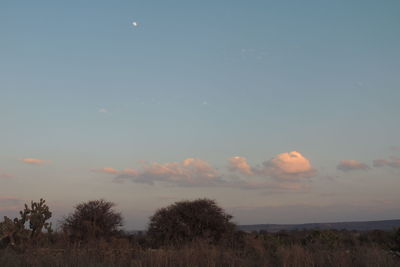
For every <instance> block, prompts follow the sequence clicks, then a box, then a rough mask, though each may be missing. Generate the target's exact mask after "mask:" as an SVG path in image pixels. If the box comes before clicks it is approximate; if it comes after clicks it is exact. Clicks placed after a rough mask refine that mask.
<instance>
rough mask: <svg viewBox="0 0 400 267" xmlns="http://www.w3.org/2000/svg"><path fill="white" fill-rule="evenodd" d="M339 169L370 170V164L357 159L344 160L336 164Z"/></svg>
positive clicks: (346, 170) (345, 170)
mask: <svg viewBox="0 0 400 267" xmlns="http://www.w3.org/2000/svg"><path fill="white" fill-rule="evenodd" d="M336 168H337V169H338V170H341V171H344V172H348V171H357V170H364V171H365V170H368V169H369V166H368V165H367V164H364V163H362V162H359V161H357V160H342V161H340V162H339V164H338V165H337V166H336Z"/></svg>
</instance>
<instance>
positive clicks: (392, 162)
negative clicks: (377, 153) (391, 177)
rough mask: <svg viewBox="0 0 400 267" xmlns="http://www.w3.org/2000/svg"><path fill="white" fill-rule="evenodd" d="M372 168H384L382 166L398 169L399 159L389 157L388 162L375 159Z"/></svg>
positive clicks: (399, 165)
mask: <svg viewBox="0 0 400 267" xmlns="http://www.w3.org/2000/svg"><path fill="white" fill-rule="evenodd" d="M373 164H374V167H377V168H379V167H384V166H389V167H392V168H396V169H398V168H400V158H398V157H390V160H385V159H376V160H374V162H373Z"/></svg>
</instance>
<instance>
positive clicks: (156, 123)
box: [0, 0, 400, 228]
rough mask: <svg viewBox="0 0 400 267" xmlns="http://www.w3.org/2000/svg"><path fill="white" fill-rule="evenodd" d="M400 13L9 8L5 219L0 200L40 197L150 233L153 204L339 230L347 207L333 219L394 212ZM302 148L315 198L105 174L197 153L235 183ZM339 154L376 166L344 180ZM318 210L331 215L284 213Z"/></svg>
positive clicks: (2, 108)
mask: <svg viewBox="0 0 400 267" xmlns="http://www.w3.org/2000/svg"><path fill="white" fill-rule="evenodd" d="M399 12H400V2H398V1H395V0H385V1H368V0H363V1H361V0H360V1H355V0H353V1H316V0H315V1H8V0H4V1H1V3H0V36H1V37H0V38H1V42H0V58H1V60H0V73H1V74H0V125H1V131H0V147H1V151H0V177H1V176H3V178H0V213H1V212H2V210H3V211H4V212H6V210H7V212H9V210H12V208H10V206H9V205H8V204H1V199H2V198H3V199H10V198H15V199H22V202H23V201H26V200H30V199H32V198H39V197H41V196H44V197H46V199H48V201H49V202H50V203H54V205H55V206H56V208H55V209H56V210H57V212H56V214H57V215H58V216H62V215H63V214H62V213H63V212H67V211H68V210H69V209H70V207H71V206H72V205H73V204H76V203H77V202H78V201H81V200H82V201H83V200H87V199H92V198H98V197H104V198H106V199H109V200H112V201H115V202H116V203H117V204H118V205H119V207H120V208H121V209H122V210H123V211H124V213H126V214H127V215H126V217H127V218H126V222H127V226H128V227H135V228H143V227H144V225H145V223H146V216H148V215H149V214H151V212H153V211H154V209H155V208H158V207H160V206H162V205H165V204H168V203H170V202H172V201H176V200H179V199H181V198H194V197H212V198H215V199H216V200H217V201H218V202H220V203H221V205H222V206H224V207H225V208H227V209H229V210H231V211H232V212H234V213H235V214H234V215H236V218H237V221H238V222H239V223H241V222H245V223H263V222H266V221H268V222H282V223H288V222H290V221H293V222H310V221H323V220H335V216H336V215H337V214H338V212H339V213H340V210H341V208H340V207H346V212H343V214H344V215H343V216H339V215H337V216H336V217H337V220H347V219H349V220H350V219H382V218H390V217H393V214H394V213H396V212H398V211H399V209H398V208H396V207H397V206H399V205H398V204H400V197H398V196H396V190H395V188H399V187H400V181H399V176H400V165H399V168H398V167H396V166H397V165H396V162H397V158H398V157H400V151H399V150H398V149H397V150H396V149H391V147H392V146H399V145H400V141H399V136H400V123H399V114H400V105H399V99H400V88H399V87H400V49H399V47H400V18H399V15H398V14H399ZM133 21H137V22H138V25H139V26H138V27H134V26H132V22H133ZM101 111H106V112H101ZM290 151H298V152H300V153H301V154H302V155H303V156H304V157H305V158H307V159H308V160H309V161H310V162H311V164H312V167H313V169H315V170H316V171H317V172H316V174H315V175H312V176H311V175H310V177H309V178H307V179H308V180H307V181H302V182H301V184H302V185H307V187H308V188H307V189H306V192H305V191H304V192H303V191H302V192H300V193H299V192H292V191H290V192H286V191H285V192H280V191H279V190H278V191H279V193H277V192H272V191H274V190H275V189H274V190H272V189H269V188H260V189H258V190H246V189H243V188H242V186H238V187H235V186H233V185H232V184H229V186H221V185H217V186H215V185H214V186H210V185H208V186H201V187H197V186H191V187H185V186H183V187H182V186H180V185H177V184H174V183H172V184H171V181H169V182H166V183H156V184H155V185H146V184H141V183H137V182H133V183H132V182H131V181H129V179H128V181H124V182H123V183H116V182H115V180H114V178H115V175H112V174H110V173H108V174H105V173H102V172H100V171H98V172H96V171H93V170H100V169H101V168H105V167H109V168H114V169H115V170H118V171H119V172H122V170H124V169H126V168H130V169H140V166H142V165H143V161H145V162H159V163H160V164H165V163H169V162H182V161H183V160H184V159H187V158H199V159H201V160H203V161H206V162H208V163H209V164H210V165H212V166H213V168H215V169H217V170H218V172H219V173H220V174H221V175H222V176H223V177H224V178H223V179H225V180H230V179H234V178H231V176H232V177H233V176H235V177H236V176H237V175H239V174H232V172H230V171H229V168H228V163H227V159H228V158H230V157H233V156H241V157H245V158H246V159H247V160H248V162H249V163H250V165H252V166H253V168H256V166H257V165H258V166H261V164H262V162H265V161H269V160H270V159H272V158H274V157H276V156H277V155H278V154H280V153H285V152H290ZM391 156H394V157H397V158H390V157H391ZM26 158H34V159H40V160H44V161H45V163H44V164H27V163H24V162H22V161H21V159H26ZM376 159H385V160H387V161H388V162H389V161H390V162H392V163H388V164H387V166H385V167H383V168H375V167H373V164H372V162H373V160H376ZM341 160H357V161H358V162H360V163H365V164H367V165H368V166H369V167H370V169H367V170H362V169H357V168H356V169H352V170H350V171H347V172H342V171H340V170H337V169H336V167H337V165H338V164H339V162H340V161H341ZM393 162H394V163H393ZM399 164H400V163H399ZM393 166H394V167H393ZM118 174H120V173H118ZM147 175H148V174H146V175H143V177H148V176H147ZM269 175H270V174H269ZM6 176H7V177H6ZM8 176H12V177H11V178H10V177H8ZM239 176H240V175H239ZM267 176H268V175H267ZM272 176H273V175H272ZM138 177H139V176H138ZM140 177H142V176H140ZM258 178H259V179H266V180H268V181H271V180H273V179H274V178H273V177H272V178H271V175H270V176H268V177H258ZM275 178H276V177H275ZM130 179H133V180H134V181H137V180H135V179H136V178H132V177H130ZM151 179H152V178H151ZM163 179H165V177H164V178H163ZM171 179H173V178H171ZM235 179H236V178H235ZM240 179H243V180H246V179H250V178H248V177H243V176H241V178H240ZM299 183H300V182H299ZM360 185H362V186H360ZM266 191H268V192H266ZM275 191H276V190H275ZM300 191H301V190H300ZM238 194H241V195H243V198H240V199H238V197H237V196H238ZM1 197H2V198H1ZM7 201H9V200H7ZM3 202H4V203H6V202H5V200H4V201H3ZM7 203H9V202H7ZM321 203H322V204H321ZM376 203H381V204H376ZM382 203H386V204H382ZM388 203H391V204H388ZM317 204H318V205H325V206H326V207H327V208H325V209H323V210H322V211H321V213H323V212H325V213H324V214H321V217H320V218H316V217H315V216H314V215H312V216H311V215H310V216H308V215H307V213H306V212H304V213H303V214H301V213H300V214H294V215H293V216H292V217H290V216H289V217H286V215H283V214H284V213H285V210H288V209H289V208H288V207H292V206H303V207H304V210H307V209H309V208H310V207H312V206H313V205H317ZM350 204H351V205H350ZM2 205H3V206H2ZM269 205H273V206H274V207H275V208H276V209H277V212H271V211H270V210H269V209H270V208H271V207H270V206H269ZM341 205H342V206H341ZM352 205H355V208H354V210H351V209H350V210H348V209H349V208H348V207H351V206H352ZM374 205H375V206H374ZM391 205H392V206H391ZM325 206H324V207H325ZM266 207H267V208H266ZM277 207H279V208H277ZM337 207H339V208H337ZM357 207H358V208H357ZM360 207H361V208H360ZM372 207H375V208H376V209H378V210H380V213H379V214H378V213H374V212H373V211H371V209H373V208H372ZM391 207H393V209H391ZM262 208H265V210H266V211H265V217H260V216H259V214H260V211H259V209H262ZM386 209H387V210H386ZM244 210H245V211H246V212H244ZM249 210H250V211H249ZM279 210H281V213H279ZM300 210H301V208H300ZM357 210H358V212H357ZM394 211H395V212H394ZM249 214H250V215H249ZM251 214H253V215H251ZM269 214H270V215H271V216H272V214H273V218H271V217H270V216H269ZM279 214H281V216H279ZM333 214H334V215H335V216H334V215H333ZM346 214H348V215H346Z"/></svg>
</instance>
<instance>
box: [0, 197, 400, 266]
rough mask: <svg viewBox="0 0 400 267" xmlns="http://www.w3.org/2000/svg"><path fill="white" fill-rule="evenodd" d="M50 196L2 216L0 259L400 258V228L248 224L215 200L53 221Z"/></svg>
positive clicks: (324, 261) (92, 208) (302, 262)
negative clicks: (129, 226) (133, 228)
mask: <svg viewBox="0 0 400 267" xmlns="http://www.w3.org/2000/svg"><path fill="white" fill-rule="evenodd" d="M51 215H52V213H51V211H50V208H49V207H48V206H47V204H46V203H45V201H44V200H42V199H41V200H40V201H39V202H33V201H32V202H31V203H30V205H26V204H25V207H24V209H23V210H22V211H20V214H19V217H17V218H14V219H11V218H8V217H4V220H3V221H2V222H0V266H77V267H79V266H85V267H88V266H400V229H393V230H392V231H380V230H374V231H365V232H357V231H347V230H340V231H339V230H307V231H305V230H304V231H281V232H278V233H268V232H265V231H261V232H251V233H247V232H243V231H239V230H238V229H237V227H236V225H235V224H234V223H233V222H232V216H231V215H229V214H227V213H226V212H225V211H224V210H223V209H222V208H221V207H219V206H218V205H217V204H216V203H215V201H213V200H210V199H197V200H194V201H180V202H176V203H174V204H172V205H170V206H167V207H164V208H161V209H159V210H157V211H156V212H155V213H154V214H153V215H152V216H151V217H150V218H149V223H148V227H147V229H146V231H143V232H137V233H134V234H132V233H127V232H124V231H123V230H122V228H121V227H122V226H123V218H122V215H121V213H119V212H118V211H116V209H115V205H114V203H112V202H109V201H105V200H93V201H88V202H84V203H80V204H78V205H77V206H76V207H75V208H74V210H73V212H72V213H71V214H69V215H67V216H66V217H64V219H62V221H61V222H60V227H59V228H58V229H56V230H54V229H53V227H52V225H51V223H49V222H48V221H49V219H50V218H51Z"/></svg>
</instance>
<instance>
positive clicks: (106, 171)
mask: <svg viewBox="0 0 400 267" xmlns="http://www.w3.org/2000/svg"><path fill="white" fill-rule="evenodd" d="M92 171H94V172H103V173H109V174H118V173H120V171H118V170H116V169H114V168H111V167H105V168H101V169H94V170H92Z"/></svg>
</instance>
